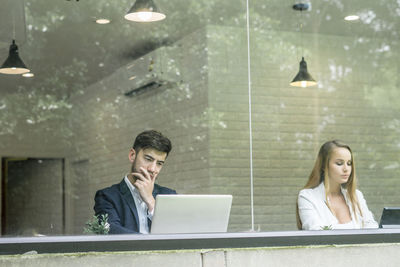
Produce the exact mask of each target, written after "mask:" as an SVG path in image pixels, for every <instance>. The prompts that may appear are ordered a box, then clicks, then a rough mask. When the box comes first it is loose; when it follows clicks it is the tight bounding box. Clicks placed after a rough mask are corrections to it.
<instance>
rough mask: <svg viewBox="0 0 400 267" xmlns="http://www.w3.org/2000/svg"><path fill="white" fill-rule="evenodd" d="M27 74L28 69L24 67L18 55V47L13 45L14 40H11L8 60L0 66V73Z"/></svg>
mask: <svg viewBox="0 0 400 267" xmlns="http://www.w3.org/2000/svg"><path fill="white" fill-rule="evenodd" d="M27 72H29V69H28V68H27V67H26V66H25V64H24V62H23V61H22V59H21V58H20V57H19V55H18V46H17V45H16V44H15V40H12V43H11V45H10V51H9V53H8V58H7V59H6V61H4V63H3V65H2V66H1V68H0V73H3V74H23V73H27Z"/></svg>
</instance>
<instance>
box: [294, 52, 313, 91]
mask: <svg viewBox="0 0 400 267" xmlns="http://www.w3.org/2000/svg"><path fill="white" fill-rule="evenodd" d="M316 84H317V82H316V81H315V80H314V79H313V77H311V75H310V73H308V71H307V62H306V61H305V60H304V57H302V58H301V61H300V69H299V72H298V73H297V75H296V77H294V79H293V81H292V82H291V83H290V85H291V86H297V87H308V86H313V85H316Z"/></svg>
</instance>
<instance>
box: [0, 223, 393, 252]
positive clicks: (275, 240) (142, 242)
mask: <svg viewBox="0 0 400 267" xmlns="http://www.w3.org/2000/svg"><path fill="white" fill-rule="evenodd" d="M373 243H400V229H373V230H329V231H288V232H264V233H221V234H177V235H102V236H95V235H93V236H45V237H25V238H23V237H20V238H18V237H15V238H0V254H1V255H10V254H23V253H26V252H28V251H36V252H38V253H75V252H76V253H78V252H91V251H95V252H96V251H97V252H109V251H150V250H151V251H155V250H180V249H186V250H187V249H221V248H255V247H285V246H308V245H344V244H373Z"/></svg>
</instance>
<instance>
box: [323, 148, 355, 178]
mask: <svg viewBox="0 0 400 267" xmlns="http://www.w3.org/2000/svg"><path fill="white" fill-rule="evenodd" d="M352 167H353V162H352V158H351V153H350V151H349V150H348V149H347V148H344V147H337V148H335V149H334V150H333V152H332V154H331V158H330V159H329V165H328V175H329V182H330V183H331V184H340V185H341V184H344V183H346V182H347V181H348V180H349V177H350V174H351V171H352Z"/></svg>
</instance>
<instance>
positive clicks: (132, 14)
mask: <svg viewBox="0 0 400 267" xmlns="http://www.w3.org/2000/svg"><path fill="white" fill-rule="evenodd" d="M125 19H127V20H131V21H136V22H152V21H159V20H163V19H165V15H164V14H163V13H161V12H160V10H159V9H158V8H157V6H156V5H155V4H154V2H153V0H136V2H135V4H134V5H133V6H132V8H131V9H130V10H129V11H128V13H127V14H126V15H125Z"/></svg>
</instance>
